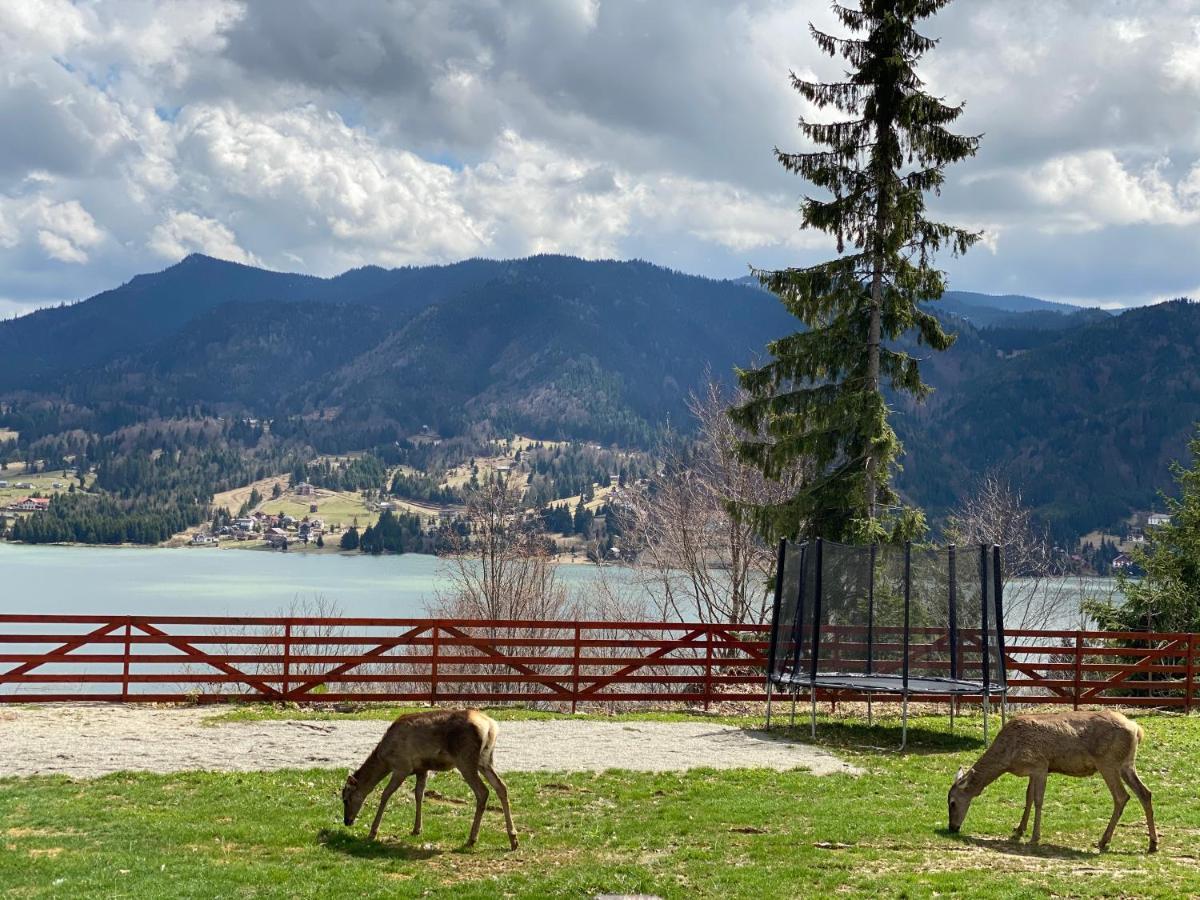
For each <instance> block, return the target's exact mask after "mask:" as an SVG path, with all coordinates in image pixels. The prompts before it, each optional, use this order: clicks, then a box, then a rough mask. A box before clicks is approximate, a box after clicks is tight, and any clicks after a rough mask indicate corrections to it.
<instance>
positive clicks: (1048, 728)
mask: <svg viewBox="0 0 1200 900" xmlns="http://www.w3.org/2000/svg"><path fill="white" fill-rule="evenodd" d="M1144 736H1145V732H1144V731H1142V727H1141V726H1140V725H1138V724H1137V723H1136V722H1131V721H1129V719H1127V718H1125V717H1124V716H1123V715H1121V714H1120V713H1118V712H1111V711H1108V710H1104V711H1101V712H1063V713H1044V714H1040V715H1027V716H1018V717H1017V718H1015V719H1011V720H1010V721H1009V722H1008V724H1007V725H1005V726H1004V727H1003V728H1002V729H1001V730H1000V733H999V734H998V735H996V740H994V741H993V742H992V746H990V747H988V749H987V750H986V751H985V752H984V754H983V756H981V757H979V759H978V760H977V761H976V763H975V765H973V766H971V768H969V769H966V770H963V769H959V770H958V774H957V775H956V776H955V778H954V784H953V785H951V787H950V794H949V796H948V798H947V802H948V804H949V808H950V809H949V811H950V830H951V831H958V829H959V828H960V827H961V826H962V823H963V819H965V818H966V817H967V810H968V809H970V807H971V801H972V800H974V799H975V798H976V797H978V796H979V795H980V794H981V793H982V792H983V789H984V788H985V787H987V786H988V785H989V784H991V783H992V782H993V781H995V780H996V779H997V778H999V777H1000V776H1001V775H1003V774H1004V773H1005V772H1009V773H1011V774H1013V775H1019V776H1022V777H1027V778H1028V779H1029V787H1028V789H1027V790H1026V791H1025V814H1024V815H1023V816H1021V824H1020V825H1018V826H1017V828H1016V831H1015V832H1014V834H1013V837H1014V838H1019V837H1021V835H1023V834H1024V833H1025V826H1026V825H1027V824H1028V823H1029V807H1030V806H1035V807H1036V808H1037V813H1036V815H1035V816H1034V819H1033V835H1032V836H1031V838H1030V842H1031V843H1034V844H1036V843H1037V842H1038V840H1039V839H1040V838H1041V832H1042V797H1043V796H1044V795H1045V793H1046V776H1047V775H1048V774H1049V773H1051V772H1054V773H1057V774H1060V775H1071V776H1074V777H1076V778H1087V777H1089V776H1091V775H1095V774H1096V773H1097V772H1099V773H1100V775H1101V777H1102V778H1103V779H1104V783H1105V784H1107V785H1108V789H1109V790H1110V791H1111V792H1112V798H1113V813H1112V818H1111V819H1109V821H1108V827H1107V828H1106V829H1104V835H1103V836H1102V837H1101V838H1100V842H1099V845H1098V846H1099V847H1100V849H1101V850H1103V849H1104V848H1105V847H1107V846H1108V842H1109V841H1110V840H1112V836H1113V830H1114V829H1115V828H1116V827H1117V821H1118V820H1119V819H1120V818H1121V813H1122V811H1123V810H1124V809H1125V803H1126V802H1127V801H1128V800H1129V794H1128V793H1127V792H1126V790H1125V788H1124V787H1123V786H1122V784H1121V782H1122V781H1124V782H1125V784H1127V785H1129V789H1130V790H1132V791H1133V793H1134V794H1136V795H1137V798H1138V800H1140V801H1141V803H1142V809H1144V810H1145V811H1146V827H1147V828H1148V829H1149V831H1150V850H1149V852H1150V853H1153V852H1154V851H1156V850H1157V849H1158V832H1156V831H1155V830H1154V808H1153V807H1152V806H1151V804H1150V791H1149V789H1148V788H1147V787H1146V786H1145V785H1144V784H1142V781H1141V779H1140V778H1138V774H1137V770H1136V769H1135V768H1134V758H1135V757H1136V756H1137V748H1138V744H1140V743H1141V742H1142V738H1143V737H1144Z"/></svg>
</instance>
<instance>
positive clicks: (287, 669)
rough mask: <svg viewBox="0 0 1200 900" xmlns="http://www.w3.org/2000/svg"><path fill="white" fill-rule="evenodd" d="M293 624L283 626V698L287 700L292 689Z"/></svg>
mask: <svg viewBox="0 0 1200 900" xmlns="http://www.w3.org/2000/svg"><path fill="white" fill-rule="evenodd" d="M291 679H292V622H291V620H290V619H289V620H288V621H287V622H285V623H284V626H283V697H284V699H285V700H286V699H287V695H288V691H289V690H291V687H292V681H291Z"/></svg>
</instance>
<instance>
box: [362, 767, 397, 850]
mask: <svg viewBox="0 0 1200 900" xmlns="http://www.w3.org/2000/svg"><path fill="white" fill-rule="evenodd" d="M402 784H404V776H403V775H401V774H400V773H399V772H396V773H395V774H393V775H392V780H391V781H389V782H388V783H387V787H385V788H384V789H383V794H382V795H381V796H380V798H379V809H377V810H376V811H375V821H374V822H372V823H371V833H370V834H369V835H367V839H368V840H372V841H373V840H375V835H376V834H378V833H379V823H380V822H382V821H383V810H384V809H385V808H386V807H387V802H388V800H390V799H391V798H392V794H394V793H396V788H398V787H400V785H402Z"/></svg>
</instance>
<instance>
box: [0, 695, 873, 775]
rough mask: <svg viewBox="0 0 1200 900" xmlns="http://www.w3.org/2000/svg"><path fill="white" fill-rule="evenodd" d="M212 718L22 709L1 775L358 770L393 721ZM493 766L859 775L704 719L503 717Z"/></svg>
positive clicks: (11, 722)
mask: <svg viewBox="0 0 1200 900" xmlns="http://www.w3.org/2000/svg"><path fill="white" fill-rule="evenodd" d="M216 714H217V713H216V712H215V711H212V710H206V709H194V708H179V707H145V706H120V705H111V706H110V705H100V704H63V705H56V706H44V707H37V708H30V709H20V710H16V711H15V712H14V713H13V714H12V715H11V716H8V717H6V720H5V722H4V724H3V727H0V777H4V776H13V775H17V776H29V775H69V776H72V777H75V778H95V777H98V776H101V775H107V774H111V773H113V772H121V771H135V772H182V771H191V770H210V771H241V772H247V771H267V770H272V769H312V768H335V767H351V768H352V767H354V766H357V765H358V764H359V763H360V762H362V760H363V759H365V758H366V756H367V754H368V753H370V752H371V750H372V749H373V748H374V747H375V744H376V743H378V741H379V739H380V738H381V737H382V736H383V733H384V731H386V730H387V726H388V723H387V722H377V721H346V722H330V723H322V724H321V726H320V727H319V728H314V727H311V725H310V723H301V722H293V721H269V722H223V723H220V724H217V725H206V724H205V720H206V719H207V718H209V717H211V716H213V715H216ZM496 764H497V768H499V769H500V770H501V771H507V772H602V771H605V770H607V769H613V768H620V769H628V770H631V771H637V772H672V771H685V770H688V769H696V768H711V769H746V768H765V769H775V770H777V771H784V770H787V769H797V768H799V769H808V770H810V771H811V772H812V773H813V774H815V775H833V774H850V775H857V774H860V771H861V770H859V769H857V768H856V767H854V766H852V765H850V764H849V763H846V762H844V761H843V760H841V759H839V758H838V757H836V756H834V755H833V754H832V753H829V752H828V751H826V750H821V749H819V748H817V747H812V746H809V745H807V744H799V743H795V742H793V741H787V740H781V739H779V738H777V737H776V736H774V735H769V734H767V733H765V732H761V731H749V730H745V729H742V728H735V727H732V726H728V725H717V724H713V723H709V722H679V723H676V722H596V721H563V720H557V721H531V722H502V723H500V740H499V744H498V746H497V749H496Z"/></svg>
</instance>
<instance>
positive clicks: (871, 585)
mask: <svg viewBox="0 0 1200 900" xmlns="http://www.w3.org/2000/svg"><path fill="white" fill-rule="evenodd" d="M878 548H879V545H878V544H871V572H870V575H869V576H868V578H867V674H868V675H874V674H875V558H876V556H877V555H878ZM873 704H874V696H873V695H872V694H867V724H868V725H873V724H875V716H874V713H875V710H874V708H873Z"/></svg>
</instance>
